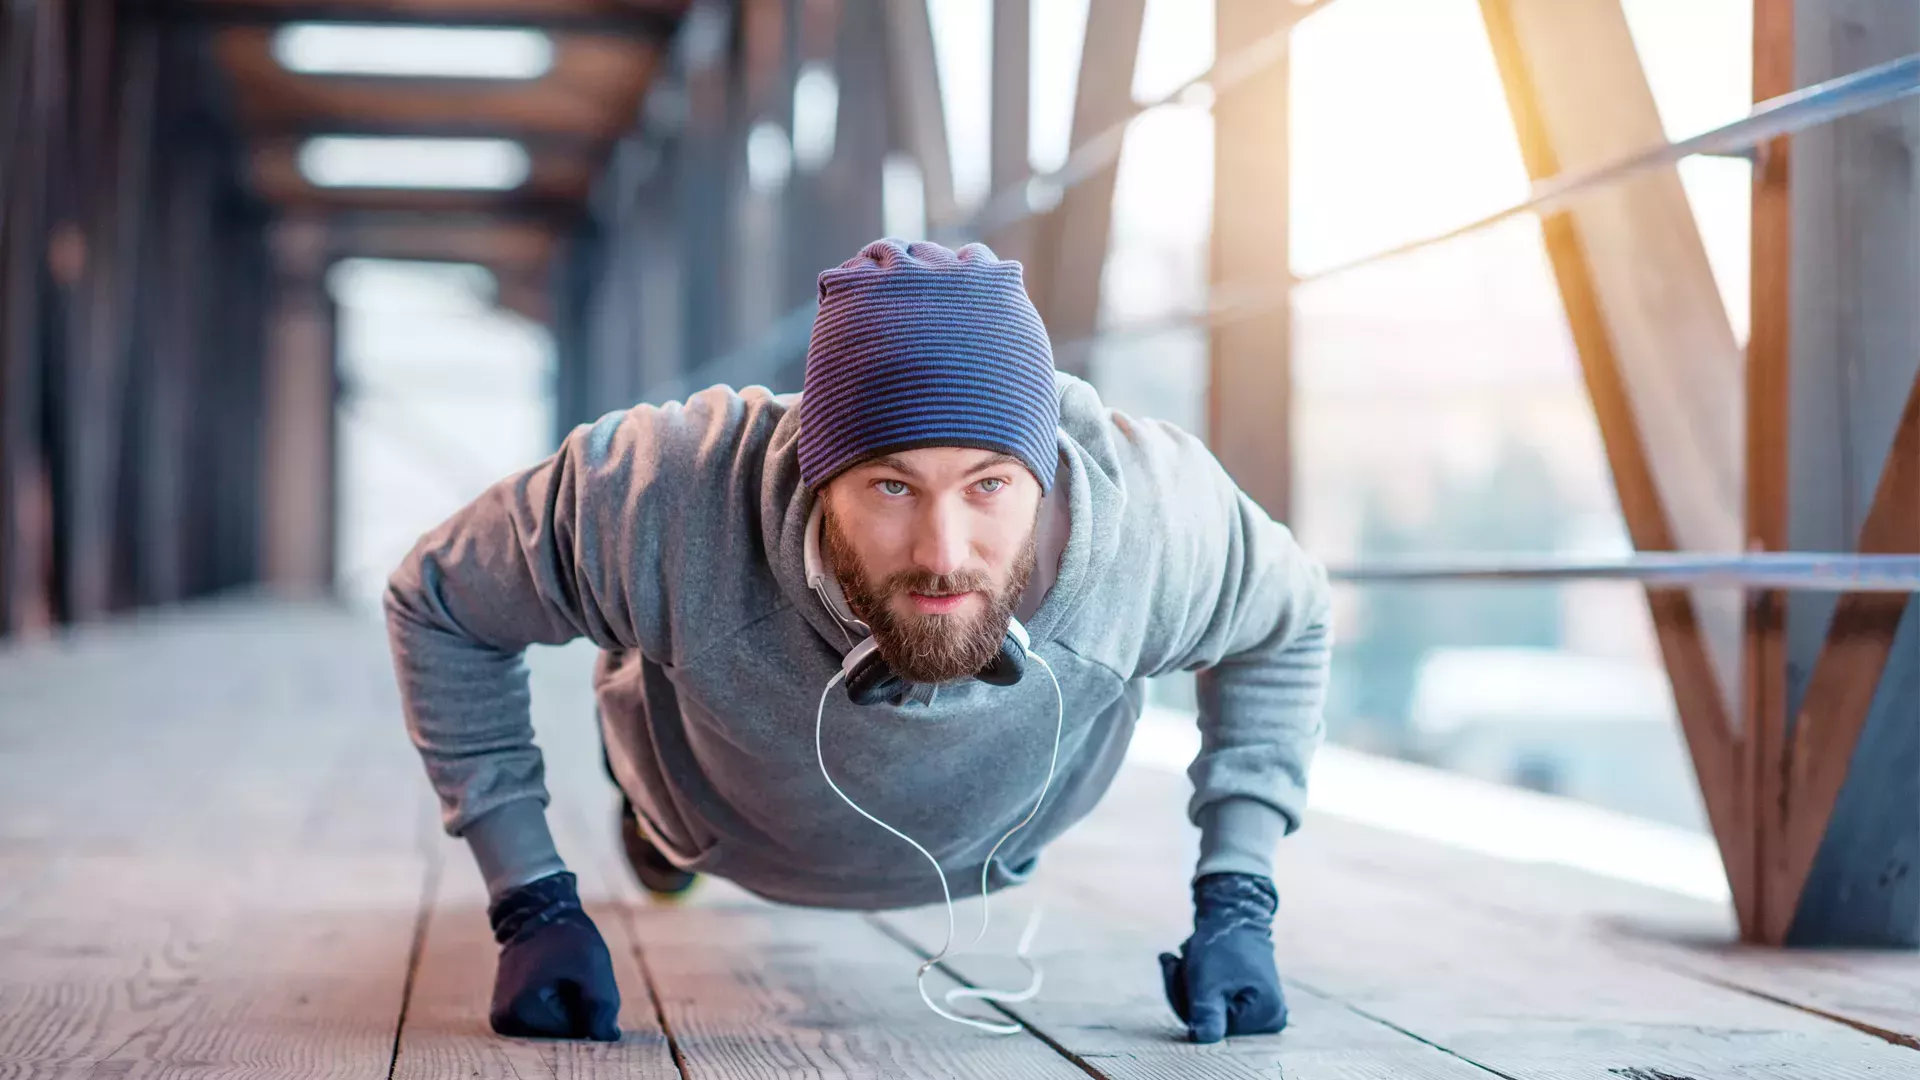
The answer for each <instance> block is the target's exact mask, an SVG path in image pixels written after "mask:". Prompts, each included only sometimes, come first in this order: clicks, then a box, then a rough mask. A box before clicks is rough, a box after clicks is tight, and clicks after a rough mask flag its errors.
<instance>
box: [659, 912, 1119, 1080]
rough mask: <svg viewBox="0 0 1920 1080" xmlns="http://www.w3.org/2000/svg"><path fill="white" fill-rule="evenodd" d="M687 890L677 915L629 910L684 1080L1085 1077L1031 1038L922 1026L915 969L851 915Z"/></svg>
mask: <svg viewBox="0 0 1920 1080" xmlns="http://www.w3.org/2000/svg"><path fill="white" fill-rule="evenodd" d="M701 889H702V892H703V895H702V896H701V897H699V899H698V901H697V902H694V903H691V904H688V905H686V906H683V907H677V908H671V907H662V906H647V907H636V908H630V909H629V911H630V913H631V915H632V919H633V929H634V934H635V936H636V938H637V939H638V941H639V943H640V950H641V955H642V956H643V958H644V963H645V966H646V968H647V971H648V973H649V977H650V980H651V985H652V986H653V987H654V988H655V991H656V993H657V994H658V996H659V1001H660V1003H661V1009H662V1015H663V1016H664V1018H665V1021H666V1026H667V1030H668V1031H669V1032H670V1033H671V1034H672V1036H673V1039H674V1046H675V1048H676V1050H677V1052H678V1053H679V1055H680V1057H681V1059H682V1060H683V1061H684V1062H685V1068H686V1072H687V1074H688V1075H691V1076H700V1075H709V1074H711V1075H719V1076H752V1075H763V1074H768V1073H773V1074H779V1075H808V1076H822V1077H842V1076H846V1077H852V1076H876V1075H884V1076H890V1077H894V1076H897V1077H903V1078H904V1077H954V1076H978V1077H989V1076H991V1077H1003V1076H1005V1077H1058V1078H1062V1080H1068V1078H1072V1080H1081V1078H1084V1076H1085V1075H1086V1074H1085V1073H1084V1072H1082V1071H1081V1070H1080V1069H1079V1068H1078V1067H1076V1066H1075V1065H1074V1063H1073V1062H1071V1061H1069V1060H1067V1059H1066V1058H1064V1057H1062V1056H1060V1055H1059V1054H1057V1053H1055V1052H1054V1051H1053V1050H1052V1049H1051V1048H1049V1047H1048V1046H1047V1045H1046V1044H1045V1043H1044V1042H1042V1041H1040V1040H1039V1039H1036V1038H1033V1037H1031V1036H1028V1035H1016V1036H1008V1037H1000V1038H995V1037H991V1036H988V1035H986V1034H985V1033H983V1032H979V1031H975V1030H973V1029H971V1028H965V1027H962V1026H960V1025H958V1024H954V1023H952V1022H950V1021H948V1020H944V1019H942V1018H940V1017H938V1016H936V1015H934V1014H933V1013H932V1012H931V1011H930V1010H928V1008H927V1007H926V1005H925V1003H923V1002H922V1001H921V1000H920V995H919V992H918V991H917V990H916V988H915V984H914V971H915V969H916V968H917V967H918V966H919V958H918V957H917V956H915V955H914V954H913V953H911V952H909V951H908V950H907V949H905V948H904V947H902V946H901V945H900V944H899V943H897V942H895V941H893V940H891V939H889V938H888V937H887V936H886V935H884V934H882V933H881V932H880V931H879V930H878V929H877V928H875V927H874V926H872V925H871V924H869V923H867V922H866V921H865V920H863V919H861V918H859V917H858V916H856V915H853V914H850V913H845V912H825V911H814V910H807V909H800V908H793V909H776V908H774V907H772V906H771V905H768V904H765V903H762V902H760V901H757V900H753V899H751V898H749V897H748V896H747V895H746V894H744V893H743V892H741V891H739V890H737V889H735V888H733V887H731V886H728V885H726V884H725V883H723V882H718V881H711V880H709V881H707V882H705V883H704V884H703V885H702V886H701ZM927 983H928V985H927V990H928V993H929V994H931V995H933V996H934V997H935V999H936V1000H938V999H939V995H941V994H943V993H945V991H946V990H947V988H948V987H951V986H953V985H955V984H954V982H953V981H952V980H951V979H950V978H948V977H947V976H945V975H943V974H941V973H939V972H933V973H930V974H929V975H928V979H927Z"/></svg>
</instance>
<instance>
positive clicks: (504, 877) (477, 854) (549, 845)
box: [460, 799, 567, 900]
mask: <svg viewBox="0 0 1920 1080" xmlns="http://www.w3.org/2000/svg"><path fill="white" fill-rule="evenodd" d="M460 835H461V837H462V838H463V839H465V840H466V842H467V847H468V849H469V850H471V851H472V852H473V859H474V861H475V862H477V863H479V864H480V876H481V877H483V878H485V879H486V882H487V895H488V896H489V897H491V898H492V899H494V900H498V899H500V897H501V896H503V895H505V894H506V893H507V892H508V891H509V890H511V889H514V888H517V887H519V886H521V885H525V884H526V883H527V882H529V881H535V880H538V879H540V878H543V877H546V876H548V875H550V874H557V873H559V872H560V871H562V870H565V869H566V868H567V864H566V863H564V862H562V861H561V860H560V852H559V851H558V850H557V849H556V848H555V847H554V846H553V834H552V833H550V832H548V831H547V812H546V807H544V806H542V805H541V803H540V800H539V799H515V800H514V801H512V802H510V803H505V804H503V805H501V806H497V807H495V808H494V809H492V810H489V811H487V812H486V813H484V814H482V815H480V816H479V817H477V818H475V819H473V821H472V822H470V823H469V824H468V825H467V827H466V829H465V830H464V831H463V832H462V833H461V834H460Z"/></svg>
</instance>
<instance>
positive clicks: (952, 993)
mask: <svg viewBox="0 0 1920 1080" xmlns="http://www.w3.org/2000/svg"><path fill="white" fill-rule="evenodd" d="M1027 655H1028V656H1029V657H1031V658H1033V659H1034V660H1038V661H1039V662H1040V666H1041V667H1043V668H1045V669H1046V672H1047V678H1048V679H1049V680H1050V681H1052V683H1053V700H1054V728H1053V757H1052V758H1051V759H1050V760H1049V761H1048V762H1047V779H1046V781H1045V782H1044V783H1042V784H1041V785H1040V797H1039V798H1038V799H1035V800H1034V803H1033V809H1032V810H1029V811H1027V816H1026V817H1024V818H1022V819H1020V823H1019V824H1018V825H1015V826H1014V827H1013V828H1011V829H1009V830H1007V834H1006V835H1005V836H1002V837H1001V838H1000V840H999V843H996V844H994V845H993V848H992V850H990V851H988V852H987V858H986V861H985V862H984V863H982V864H981V867H980V932H979V933H978V934H976V935H974V939H973V941H972V942H971V943H970V944H969V945H968V946H967V948H969V949H971V948H972V947H973V946H974V945H978V944H979V943H980V941H981V939H982V938H985V937H986V935H987V925H988V922H989V920H990V919H991V918H992V917H993V906H992V901H991V900H989V899H988V896H987V876H988V874H989V873H990V872H991V871H992V869H993V857H994V855H995V854H997V853H998V852H999V851H1000V846H1001V844H1005V843H1006V842H1007V840H1008V839H1009V838H1011V837H1012V836H1013V834H1014V833H1017V832H1019V831H1020V830H1021V829H1023V828H1025V827H1026V826H1027V823H1028V822H1030V821H1032V820H1033V818H1034V815H1035V814H1038V813H1039V812H1040V805H1041V803H1043V802H1045V801H1046V798H1047V790H1048V789H1049V788H1051V787H1052V786H1053V774H1054V770H1055V769H1056V768H1057V767H1058V766H1059V763H1060V739H1061V735H1062V733H1063V732H1064V731H1065V728H1066V711H1067V709H1066V698H1065V697H1064V696H1063V695H1062V694H1061V691H1060V680H1059V679H1058V678H1057V677H1055V675H1054V674H1053V665H1051V664H1049V663H1047V662H1046V660H1044V659H1042V658H1041V656H1040V654H1038V653H1036V652H1034V651H1032V650H1031V649H1029V650H1027ZM844 677H845V672H835V673H834V675H833V678H831V679H828V680H827V685H826V688H825V689H823V690H822V691H820V707H819V709H818V710H817V711H816V712H815V713H814V718H813V750H814V755H815V757H816V759H817V760H818V761H819V763H820V775H821V776H822V777H825V778H826V781H827V786H828V787H831V788H832V789H833V792H834V794H836V795H838V796H840V798H841V799H842V800H843V801H844V802H845V803H846V804H847V805H848V806H851V807H853V809H854V810H855V811H856V812H858V813H859V814H860V816H861V817H864V818H866V819H867V820H868V821H871V822H873V823H874V824H875V825H878V826H880V827H881V828H883V829H885V830H887V831H888V832H890V833H892V834H893V835H895V836H897V837H899V838H900V839H902V840H905V841H906V842H907V843H909V844H912V845H913V849H914V850H915V851H918V852H919V853H920V854H921V855H924V856H926V859H927V861H928V862H930V863H932V864H933V872H934V873H935V874H937V875H939V878H940V895H941V896H942V897H944V898H945V900H946V905H947V940H946V942H945V943H944V944H942V945H941V946H940V951H939V952H938V953H936V954H934V955H933V956H932V957H930V958H928V959H927V960H926V961H925V962H924V963H922V964H921V965H920V971H919V973H918V975H917V976H916V978H915V982H916V983H917V984H918V986H919V988H920V1000H922V1001H924V1002H926V1003H927V1008H929V1009H932V1010H933V1011H934V1012H935V1013H937V1014H939V1015H940V1016H943V1017H945V1018H946V1019H948V1020H952V1021H953V1022H955V1023H958V1024H966V1025H967V1026H969V1027H974V1028H979V1029H980V1030H982V1031H987V1032H991V1033H993V1034H995V1035H1015V1034H1018V1033H1019V1032H1020V1031H1021V1030H1022V1029H1021V1027H1020V1025H1018V1024H1003V1023H996V1022H993V1021H989V1020H980V1019H976V1018H974V1017H971V1016H962V1015H960V1014H958V1013H955V1012H950V1011H948V1010H947V1009H943V1008H941V1007H940V1006H939V1005H937V1004H935V1003H934V1001H933V999H932V998H931V997H929V996H927V972H928V971H930V970H932V968H933V966H934V965H935V964H938V963H939V962H940V961H941V960H943V959H945V958H946V957H947V955H948V954H949V950H951V949H952V948H953V936H954V934H953V931H954V909H953V892H952V890H950V889H949V888H948V887H947V873H946V871H945V870H942V869H941V868H940V860H938V859H936V858H934V857H933V855H932V853H930V852H928V851H927V849H926V848H924V847H921V846H920V843H919V841H917V840H915V839H914V838H913V837H911V836H908V835H907V834H906V833H903V832H901V831H900V830H899V829H896V828H894V827H893V826H891V825H889V824H887V823H886V822H884V821H881V820H880V819H879V818H877V817H874V816H873V815H872V814H869V813H867V812H866V811H865V810H864V809H861V807H860V804H859V803H856V802H854V801H853V800H852V799H851V798H848V797H847V793H846V792H844V791H841V790H840V785H838V784H836V783H834V782H833V776H832V775H831V774H829V773H828V772H827V758H826V752H825V750H824V749H823V748H822V746H821V738H820V734H821V729H822V727H823V725H824V724H825V720H826V713H827V695H828V694H830V693H832V692H833V688H834V687H836V686H838V685H840V681H841V679H842V678H844ZM1045 910H1046V900H1045V897H1044V895H1043V896H1042V898H1041V900H1040V902H1039V903H1038V904H1036V905H1035V906H1034V909H1033V912H1032V913H1031V914H1030V915H1029V916H1028V917H1027V926H1026V929H1025V930H1023V931H1022V932H1021V934H1020V944H1019V946H1018V947H1017V949H1016V951H1015V953H1014V955H1015V957H1016V958H1017V959H1019V961H1020V963H1021V964H1023V965H1024V966H1025V967H1026V969H1027V971H1028V972H1029V973H1030V974H1031V975H1032V978H1031V980H1030V981H1029V982H1028V983H1027V985H1026V987H1025V988H1024V989H1021V990H988V989H979V988H976V987H970V986H959V987H954V988H952V989H950V990H948V991H947V992H946V994H945V995H943V996H944V999H945V1000H946V1002H947V1004H948V1005H952V1004H953V1003H954V1002H955V1001H956V1000H958V999H960V998H977V999H979V1000H982V1001H1001V1002H1005V1001H1027V1000H1030V999H1031V998H1033V997H1034V996H1035V995H1037V994H1038V993H1039V992H1040V984H1041V980H1042V973H1041V971H1040V965H1039V964H1038V963H1036V962H1034V960H1033V959H1032V958H1031V956H1030V955H1029V954H1030V952H1031V950H1032V948H1033V939H1034V937H1035V935H1036V934H1037V932H1038V930H1039V927H1040V916H1041V914H1042V913H1043V912H1044V911H1045Z"/></svg>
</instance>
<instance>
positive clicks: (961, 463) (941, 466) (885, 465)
mask: <svg viewBox="0 0 1920 1080" xmlns="http://www.w3.org/2000/svg"><path fill="white" fill-rule="evenodd" d="M1019 464H1020V459H1019V458H1017V457H1014V456H1013V455H1012V454H1007V453H1002V452H1000V451H997V450H981V449H978V448H976V447H971V446H924V447H920V448H918V449H914V450H896V451H894V452H893V453H891V454H881V455H880V456H878V457H872V458H868V459H867V460H865V461H862V462H860V463H859V464H858V465H855V466H854V467H853V468H852V469H849V470H848V471H849V472H859V471H863V470H873V471H878V470H886V471H889V472H897V473H903V474H905V475H908V476H927V475H931V474H934V473H947V472H959V473H961V474H963V475H964V474H969V473H975V472H983V471H985V470H987V469H991V468H995V467H997V466H1002V465H1019Z"/></svg>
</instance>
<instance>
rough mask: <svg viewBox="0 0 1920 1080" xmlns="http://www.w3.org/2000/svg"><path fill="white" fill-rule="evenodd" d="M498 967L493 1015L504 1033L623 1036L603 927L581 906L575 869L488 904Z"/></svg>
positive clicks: (558, 1036)
mask: <svg viewBox="0 0 1920 1080" xmlns="http://www.w3.org/2000/svg"><path fill="white" fill-rule="evenodd" d="M487 920H488V921H489V922H491V923H492V924H493V938H494V940H495V941H498V942H499V943H500V967H499V970H498V971H496V972H495V974H494V979H493V1009H492V1011H491V1013H490V1014H489V1016H488V1019H489V1020H490V1021H492V1023H493V1030H494V1031H496V1032H498V1033H500V1034H502V1035H517V1036H522V1037H535V1038H553V1039H596V1040H598V1041H601V1042H615V1041H617V1040H618V1039H619V1038H620V1026H619V1020H618V1017H619V1015H620V987H619V984H617V983H616V982H614V978H613V957H612V955H611V954H609V953H608V952H607V943H606V942H605V941H604V940H602V939H601V937H600V931H599V930H598V929H596V928H595V927H594V925H593V920H592V919H589V918H587V913H586V912H585V911H584V910H582V908H581V907H580V895H579V893H578V892H576V891H575V879H574V876H573V874H571V873H569V872H567V871H561V872H560V873H558V874H550V875H548V876H546V877H543V878H539V879H538V880H535V881H530V882H528V883H527V884H525V885H522V886H520V887H519V888H516V889H514V890H512V891H511V892H508V893H507V894H506V895H504V896H502V897H501V898H500V899H499V900H497V901H495V902H494V903H493V904H492V905H490V906H489V907H488V908H487Z"/></svg>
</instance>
